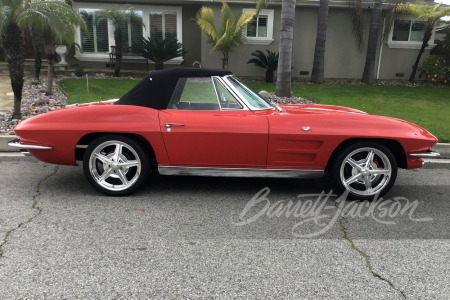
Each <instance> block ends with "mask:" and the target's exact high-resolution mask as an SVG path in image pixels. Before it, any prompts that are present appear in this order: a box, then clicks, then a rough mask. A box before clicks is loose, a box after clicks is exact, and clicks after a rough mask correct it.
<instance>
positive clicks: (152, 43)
mask: <svg viewBox="0 0 450 300" xmlns="http://www.w3.org/2000/svg"><path fill="white" fill-rule="evenodd" d="M131 52H133V53H135V54H137V55H140V56H142V57H144V58H146V59H148V60H151V61H152V62H154V63H155V69H156V70H161V69H163V68H164V62H166V61H168V60H170V59H172V58H175V57H179V56H183V55H185V54H186V53H187V51H186V50H184V49H183V45H182V44H181V43H179V42H178V41H177V40H176V39H171V38H167V39H165V40H162V39H157V38H154V39H150V38H148V39H145V38H140V39H139V41H138V42H137V43H135V44H133V46H132V47H131Z"/></svg>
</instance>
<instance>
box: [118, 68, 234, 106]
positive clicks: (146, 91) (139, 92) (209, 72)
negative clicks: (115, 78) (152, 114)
mask: <svg viewBox="0 0 450 300" xmlns="http://www.w3.org/2000/svg"><path fill="white" fill-rule="evenodd" d="M231 74H232V73H231V72H230V71H227V70H214V69H198V68H179V67H178V68H172V69H167V70H160V71H151V72H150V73H149V74H148V75H147V76H145V78H144V79H143V80H142V81H141V82H139V83H138V84H137V85H136V86H135V87H134V88H133V89H131V90H130V91H129V92H128V93H126V94H125V95H123V96H122V98H120V99H119V100H118V101H116V102H115V104H116V105H135V106H144V107H150V108H155V109H165V108H167V105H168V104H169V101H170V98H171V97H172V93H173V91H174V89H175V86H176V85H177V82H178V79H179V78H183V77H211V76H225V75H231Z"/></svg>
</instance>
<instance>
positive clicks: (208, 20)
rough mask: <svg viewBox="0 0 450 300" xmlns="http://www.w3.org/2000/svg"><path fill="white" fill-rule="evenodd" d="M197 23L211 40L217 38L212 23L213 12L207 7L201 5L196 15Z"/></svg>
mask: <svg viewBox="0 0 450 300" xmlns="http://www.w3.org/2000/svg"><path fill="white" fill-rule="evenodd" d="M196 22H197V25H198V26H199V27H200V29H202V30H203V31H205V32H206V34H207V35H209V36H210V37H211V38H212V40H213V41H214V40H217V38H218V34H217V30H216V26H215V24H214V12H213V10H212V9H211V8H209V7H202V8H201V9H200V10H199V11H198V13H197V17H196Z"/></svg>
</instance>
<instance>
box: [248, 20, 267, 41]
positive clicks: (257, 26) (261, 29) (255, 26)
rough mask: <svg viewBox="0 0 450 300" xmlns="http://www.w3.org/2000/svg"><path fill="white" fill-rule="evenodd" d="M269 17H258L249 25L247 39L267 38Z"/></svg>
mask: <svg viewBox="0 0 450 300" xmlns="http://www.w3.org/2000/svg"><path fill="white" fill-rule="evenodd" d="M268 18H269V17H268V16H262V15H260V16H256V17H255V18H253V20H251V21H250V22H249V23H248V24H247V37H261V38H266V37H267V19H268Z"/></svg>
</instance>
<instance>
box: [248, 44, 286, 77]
mask: <svg viewBox="0 0 450 300" xmlns="http://www.w3.org/2000/svg"><path fill="white" fill-rule="evenodd" d="M266 52H267V55H266V54H265V53H264V52H262V51H261V50H256V51H255V52H252V53H251V55H252V56H254V57H255V58H252V59H250V60H249V61H248V62H247V63H248V64H255V65H256V66H258V67H261V68H263V69H266V82H273V72H275V71H276V70H277V69H278V57H279V54H278V53H275V52H271V51H269V50H266Z"/></svg>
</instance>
